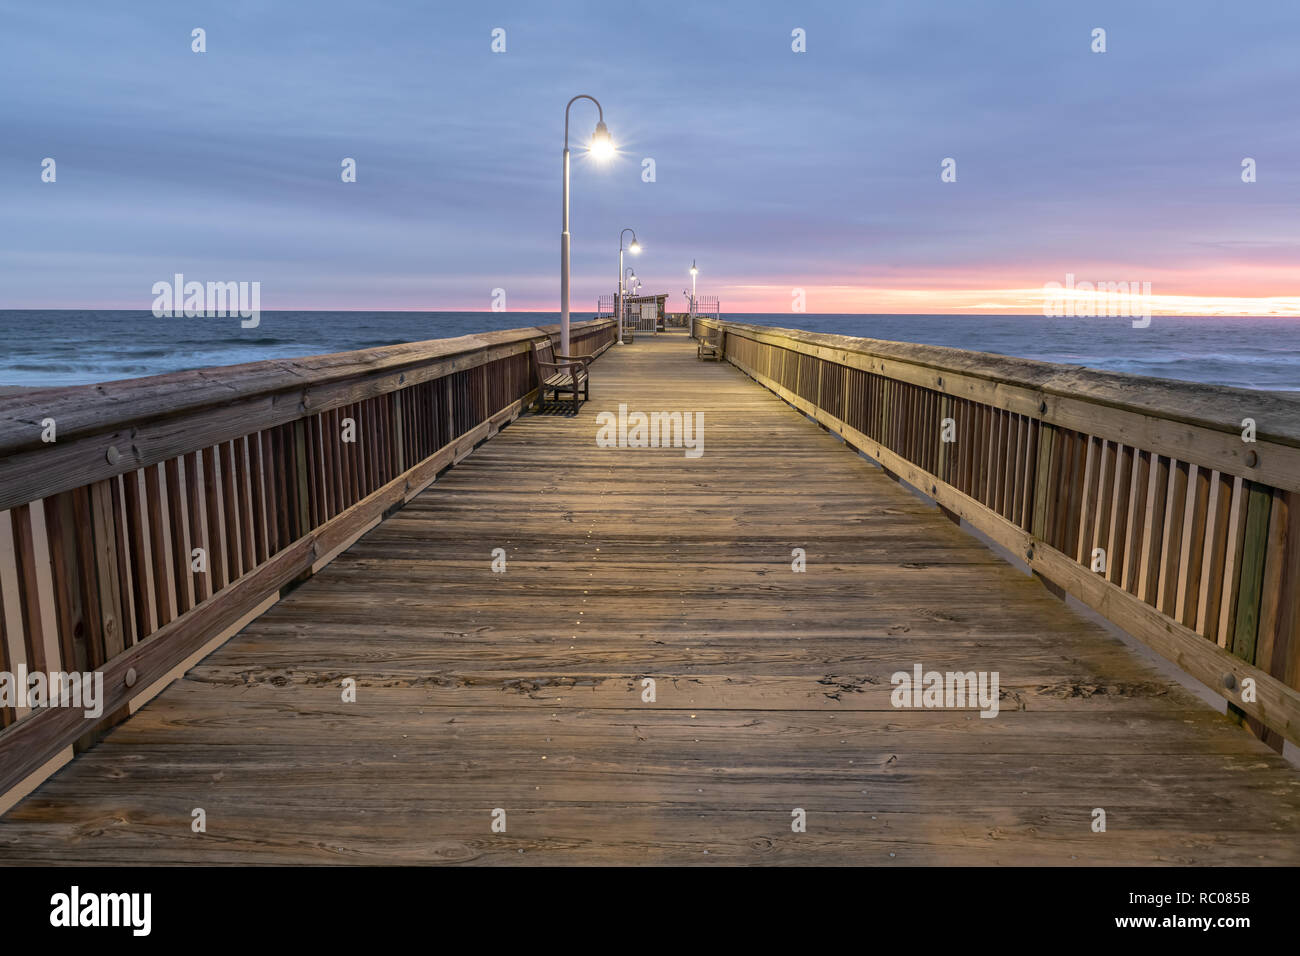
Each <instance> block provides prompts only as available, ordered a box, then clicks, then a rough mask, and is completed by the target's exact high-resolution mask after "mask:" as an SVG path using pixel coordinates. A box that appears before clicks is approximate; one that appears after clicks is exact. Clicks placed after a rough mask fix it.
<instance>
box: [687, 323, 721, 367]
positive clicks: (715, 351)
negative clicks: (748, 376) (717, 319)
mask: <svg viewBox="0 0 1300 956" xmlns="http://www.w3.org/2000/svg"><path fill="white" fill-rule="evenodd" d="M726 335H727V333H726V332H725V331H724V330H723V329H705V330H704V335H703V336H702V337H701V338H700V340H699V344H698V345H697V346H696V349H695V357H696V358H698V359H701V360H703V361H706V362H720V361H722V354H723V346H724V342H725V338H726Z"/></svg>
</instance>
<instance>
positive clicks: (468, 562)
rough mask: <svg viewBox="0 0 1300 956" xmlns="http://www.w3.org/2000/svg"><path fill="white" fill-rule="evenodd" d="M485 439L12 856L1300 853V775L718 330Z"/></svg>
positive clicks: (1, 826) (712, 857)
mask: <svg viewBox="0 0 1300 956" xmlns="http://www.w3.org/2000/svg"><path fill="white" fill-rule="evenodd" d="M805 376H807V372H805ZM816 381H817V377H816V372H815V371H813V372H812V375H811V382H812V385H811V386H810V387H811V388H815V387H816ZM412 397H413V396H411V395H410V394H409V393H408V395H406V396H404V399H406V398H412ZM892 400H894V401H901V398H899V396H894V398H893V399H892ZM620 402H625V403H627V404H628V406H629V408H630V409H633V410H644V411H647V412H650V411H656V410H663V411H673V410H679V411H690V412H695V411H701V412H703V413H704V436H705V452H704V455H703V457H701V458H698V459H688V458H686V457H685V456H684V454H683V452H682V450H681V449H672V448H664V449H645V450H640V449H616V448H598V447H597V446H596V445H595V434H596V427H597V426H596V421H595V416H596V414H597V413H598V412H600V411H610V410H617V408H618V405H619V403H620ZM404 405H407V406H408V407H407V408H405V409H404V412H406V413H407V414H411V413H412V412H414V411H415V406H414V403H413V402H411V403H408V402H406V401H404ZM409 421H410V423H411V428H412V429H414V428H416V427H417V426H416V423H417V422H422V421H424V419H422V418H420V417H412V418H411V419H409ZM959 421H960V419H959ZM419 427H424V426H423V425H421V426H419ZM404 431H405V430H404ZM985 434H987V432H986V433H985ZM1045 434H1046V435H1050V434H1051V432H1050V431H1048V432H1046V433H1045ZM959 435H960V436H961V438H960V439H959V443H958V446H957V447H956V448H954V449H952V452H953V453H954V456H955V457H957V458H958V459H959V460H960V461H961V462H968V463H974V466H975V468H976V469H978V468H979V465H978V459H977V458H963V457H962V456H963V454H964V453H965V451H966V450H963V448H962V447H961V442H962V441H965V440H966V438H967V437H968V432H967V431H966V430H965V429H964V428H963V427H959ZM326 437H327V440H328V433H327V435H326ZM466 438H467V439H469V438H472V436H471V435H467V436H466ZM1051 446H1052V442H1051V441H1050V440H1049V441H1048V442H1047V444H1046V447H1047V448H1048V450H1049V451H1050V449H1051ZM983 447H984V446H983V444H982V442H981V443H980V448H981V450H983ZM472 448H473V443H471V444H470V445H469V446H468V447H467V448H462V449H459V450H457V451H455V453H454V455H455V456H459V457H461V459H462V460H461V463H460V464H459V465H457V466H456V467H455V468H453V469H451V470H450V471H447V472H445V473H444V474H443V475H442V476H441V477H440V478H439V479H438V480H437V481H436V482H435V483H434V484H432V485H430V486H429V487H428V488H427V489H425V490H424V491H423V492H422V493H420V494H419V495H418V496H416V497H415V498H413V499H412V500H411V501H410V502H409V503H408V504H407V505H406V506H405V507H404V508H402V510H400V511H397V512H396V513H395V514H393V515H392V516H391V517H390V518H389V519H388V520H386V521H385V522H383V523H382V524H381V525H379V526H378V527H377V528H375V529H374V530H372V531H371V532H370V533H369V534H367V535H366V536H365V537H363V538H362V539H361V540H359V541H357V542H356V543H355V544H354V545H352V546H351V547H350V548H349V549H348V550H347V551H346V552H345V553H343V554H342V555H340V556H339V557H338V558H337V559H336V560H335V561H334V562H333V563H332V564H330V565H329V566H328V567H326V568H324V569H323V570H322V571H320V573H318V574H317V575H315V576H314V577H312V578H311V579H310V580H308V581H306V582H305V583H304V584H302V585H301V586H300V587H298V588H296V589H295V590H293V591H292V592H290V593H289V594H287V595H286V596H285V597H284V598H283V599H282V600H281V601H280V603H279V604H277V605H276V606H275V607H274V608H272V609H271V610H270V611H269V612H267V613H266V614H265V615H263V616H262V617H261V618H259V619H258V620H257V621H255V622H254V623H252V624H251V625H249V626H248V627H247V628H245V629H244V631H243V632H242V633H240V634H239V635H238V636H237V637H235V638H234V639H232V640H231V641H230V642H229V643H227V644H226V645H225V646H223V647H222V648H220V649H219V650H217V651H216V652H215V653H213V654H211V655H210V656H209V657H207V658H206V659H205V660H204V661H202V662H201V663H200V664H198V665H197V666H196V667H194V668H193V669H192V670H190V671H189V672H188V674H187V675H186V676H185V678H184V679H183V680H180V681H177V682H176V683H174V684H173V685H172V686H171V687H169V688H168V689H167V690H165V691H164V692H163V693H162V694H161V695H160V696H159V697H158V698H156V699H155V700H154V701H153V702H151V703H149V704H148V705H146V706H145V707H144V708H143V709H141V710H140V711H139V712H137V713H136V714H135V715H134V716H133V717H132V718H131V719H130V720H128V721H126V722H125V723H124V724H122V725H120V726H119V727H118V728H116V729H115V730H114V731H113V732H112V733H111V734H109V735H108V736H107V737H106V738H105V739H104V740H103V741H102V742H101V743H100V744H99V745H98V746H97V747H96V748H95V749H94V750H92V751H90V752H88V753H86V754H83V755H82V756H81V757H79V758H78V759H77V760H76V761H75V762H74V763H73V764H71V765H69V766H67V767H65V768H64V769H63V770H62V771H60V772H59V773H58V774H57V775H56V776H55V777H53V778H52V779H51V780H49V781H47V782H46V783H45V784H44V785H43V786H42V787H41V788H39V789H38V790H37V791H36V792H35V793H33V794H32V795H31V796H29V797H28V798H27V799H26V800H24V801H23V802H22V803H21V804H19V805H18V806H17V807H15V808H14V809H13V810H11V811H10V812H9V813H8V814H7V815H6V816H5V817H4V818H3V819H2V820H0V862H4V863H16V862H34V863H71V862H82V863H85V862H114V863H121V862H152V863H199V864H204V863H206V864H226V865H249V864H258V863H285V862H290V863H350V864H358V863H463V864H494V863H495V864H511V865H539V864H542V865H544V864H597V863H654V864H683V863H699V864H709V863H752V864H771V863H804V864H878V865H898V864H904V865H906V864H921V863H929V864H933V863H956V864H1002V865H1007V864H1016V865H1024V864H1042V865H1104V864H1182V865H1223V864H1231V863H1246V864H1259V863H1269V864H1296V863H1297V862H1300V841H1298V840H1297V839H1296V836H1297V834H1298V833H1300V774H1297V772H1296V771H1295V770H1294V769H1293V768H1291V767H1290V766H1289V765H1287V764H1286V763H1285V762H1284V761H1282V760H1281V759H1280V758H1279V757H1277V756H1276V755H1275V754H1273V753H1272V752H1271V751H1270V750H1269V749H1268V748H1267V747H1266V746H1265V745H1264V744H1262V743H1261V742H1259V741H1258V740H1255V739H1253V738H1252V737H1250V736H1249V735H1247V734H1244V733H1242V732H1241V730H1240V729H1239V728H1238V727H1236V726H1234V725H1233V723H1232V722H1231V721H1229V720H1227V719H1226V718H1224V717H1222V716H1220V715H1218V714H1216V713H1214V712H1213V711H1211V710H1210V708H1208V707H1206V706H1205V705H1203V704H1202V703H1200V702H1199V701H1198V700H1197V699H1196V698H1195V697H1193V696H1192V695H1191V694H1189V693H1188V692H1186V691H1185V690H1183V689H1182V688H1181V687H1179V686H1178V685H1176V684H1173V683H1171V682H1170V681H1168V680H1167V679H1165V678H1163V677H1161V676H1160V675H1158V674H1157V673H1156V672H1155V671H1153V670H1152V669H1151V668H1150V667H1149V666H1147V665H1146V664H1144V663H1142V662H1141V661H1140V660H1139V659H1138V658H1137V657H1136V656H1135V655H1134V654H1133V653H1132V652H1130V651H1129V650H1128V649H1127V648H1126V647H1125V646H1124V645H1123V644H1121V643H1120V642H1119V641H1118V640H1116V639H1115V638H1113V637H1112V636H1110V635H1109V634H1108V633H1107V632H1105V631H1104V630H1102V629H1101V628H1099V627H1098V626H1096V625H1094V624H1092V623H1090V622H1088V621H1086V620H1084V619H1083V618H1082V617H1080V616H1079V615H1077V614H1076V613H1075V612H1073V611H1072V610H1070V609H1068V608H1064V607H1063V606H1062V605H1061V604H1060V603H1059V602H1057V601H1056V600H1054V599H1052V598H1051V597H1049V596H1048V595H1047V594H1046V593H1045V592H1044V591H1043V590H1042V589H1041V588H1040V587H1039V586H1038V585H1037V584H1036V583H1035V582H1034V581H1033V580H1032V579H1030V578H1028V577H1026V576H1025V575H1023V574H1021V573H1019V572H1018V571H1016V570H1015V569H1013V568H1012V567H1011V566H1009V565H1007V564H1005V563H1003V562H1002V561H1001V560H1000V559H998V558H996V557H995V556H994V555H993V554H992V553H991V552H989V551H988V550H987V549H986V548H985V547H984V546H983V545H981V544H980V543H979V542H977V541H976V540H975V539H973V538H972V537H970V536H968V535H966V534H965V533H963V532H962V531H960V530H959V529H958V528H956V527H954V526H953V525H952V524H951V523H949V522H948V521H947V520H945V519H944V518H943V517H942V516H941V515H940V514H939V513H938V512H937V511H936V510H935V509H934V508H933V507H932V506H930V505H929V504H927V503H925V502H923V501H922V500H920V499H919V498H918V497H917V496H915V495H913V494H912V493H910V492H909V491H907V490H906V489H905V488H904V487H902V486H901V485H900V484H898V483H896V482H893V481H890V480H888V479H887V478H886V476H885V475H884V473H883V472H882V471H881V470H880V469H878V468H876V467H875V466H874V465H872V464H870V463H869V462H867V461H865V460H864V459H863V458H862V457H861V456H860V455H857V454H855V453H854V452H853V451H852V450H851V449H849V448H847V447H846V446H845V445H844V444H843V443H842V442H840V441H838V440H837V438H836V437H834V436H832V435H829V434H827V432H826V431H825V430H824V429H822V428H820V427H818V425H816V424H814V423H813V422H810V421H809V420H808V419H807V418H806V417H804V416H803V415H801V414H796V413H795V412H793V411H792V410H791V409H790V408H789V407H788V406H787V405H786V404H785V403H783V402H782V401H781V400H780V399H779V398H777V397H776V396H774V395H772V394H771V393H769V392H767V391H766V390H763V389H760V388H758V387H757V386H756V385H755V384H754V383H753V382H751V381H750V380H749V379H748V378H746V377H745V376H744V375H743V374H742V373H741V372H740V371H738V370H737V369H735V368H734V367H732V366H730V365H725V364H714V363H700V362H698V361H697V360H696V358H695V355H694V349H693V346H692V345H691V343H689V342H686V341H684V340H682V339H680V338H674V337H673V336H670V335H661V336H657V337H643V338H642V339H638V341H637V343H636V344H635V345H631V346H624V347H622V348H619V349H615V350H613V351H612V352H610V353H609V354H608V356H607V357H606V358H605V359H604V360H602V361H601V362H600V363H599V364H598V365H596V366H594V367H593V372H592V401H591V402H590V403H588V404H587V405H584V406H583V408H582V410H581V413H580V414H579V415H578V416H577V417H576V418H569V417H567V416H561V415H548V414H538V415H532V416H525V417H522V418H520V419H518V420H517V421H515V422H514V423H513V424H511V425H510V427H508V428H505V429H504V430H502V431H501V432H500V433H499V434H497V435H496V437H494V438H492V440H491V441H489V442H487V443H485V444H482V445H481V446H479V447H478V448H477V450H474V451H473V454H468V451H469V450H470V449H472ZM1081 448H1082V446H1081ZM974 450H975V449H969V451H974ZM345 453H346V452H345ZM466 454H468V456H467V457H465V455H466ZM1026 454H1027V455H1031V454H1032V455H1034V456H1036V455H1037V446H1035V448H1034V449H1033V450H1032V451H1031V450H1030V449H1026ZM1029 460H1032V459H1029ZM1049 461H1050V459H1049ZM956 465H957V462H954V466H956ZM984 474H985V476H986V477H987V475H988V472H987V471H985V472H984ZM1026 488H1027V489H1029V490H1030V491H1032V489H1033V488H1034V485H1033V484H1032V483H1031V484H1027V485H1026ZM1027 497H1028V496H1027ZM1180 517H1181V515H1180ZM497 547H500V548H503V549H505V552H506V555H507V570H506V572H505V573H500V574H498V573H494V572H493V571H492V550H493V549H494V548H497ZM795 547H802V548H804V549H806V552H807V559H808V564H807V571H806V572H803V573H796V572H794V571H793V570H792V569H791V550H792V549H793V548H795ZM1092 577H1093V578H1095V579H1099V578H1100V576H1096V575H1094V576H1092ZM1097 586H1099V587H1101V586H1106V587H1110V585H1108V584H1106V583H1105V582H1104V581H1100V580H1099V581H1098V585H1097ZM1203 643H1205V644H1207V646H1211V647H1212V646H1213V645H1212V644H1211V642H1208V641H1203ZM913 663H921V664H923V666H924V667H925V668H926V669H931V668H933V669H937V670H949V669H957V668H960V669H962V670H977V671H979V670H997V671H998V672H999V673H1000V678H1001V685H1002V691H1003V694H1002V700H1001V701H1000V707H1001V710H1000V712H999V715H998V716H997V717H996V718H993V719H982V718H980V717H979V715H978V713H977V712H976V711H973V710H955V709H954V710H946V709H940V710H911V709H895V708H894V707H892V705H891V703H890V699H889V692H890V689H891V688H890V680H889V678H890V675H891V674H892V672H894V671H896V670H906V669H910V667H911V665H912V664H913ZM345 677H352V678H354V679H355V680H356V681H357V684H358V699H357V702H356V703H344V702H343V700H342V699H341V692H340V686H339V685H340V682H341V681H342V680H343V678H345ZM646 677H652V678H654V679H655V681H656V687H657V695H656V700H655V701H654V702H653V703H650V702H645V701H643V700H642V698H641V694H642V689H643V688H642V680H643V679H644V678H646ZM194 807H203V808H204V809H205V810H206V811H207V817H208V832H207V833H206V834H194V833H192V832H191V830H190V820H191V818H190V811H191V810H192V809H193V808H194ZM496 807H501V808H503V809H505V810H506V811H507V819H508V827H507V831H506V832H505V833H493V832H492V831H491V817H490V814H491V811H492V809H493V808H496ZM795 807H802V808H805V809H806V810H807V812H808V821H809V826H808V832H807V833H803V834H795V833H792V832H791V830H790V819H791V818H790V812H791V810H792V809H793V808H795ZM1095 807H1104V808H1106V810H1107V814H1108V831H1107V832H1106V833H1104V834H1094V833H1092V832H1091V829H1090V823H1091V812H1092V809H1093V808H1095Z"/></svg>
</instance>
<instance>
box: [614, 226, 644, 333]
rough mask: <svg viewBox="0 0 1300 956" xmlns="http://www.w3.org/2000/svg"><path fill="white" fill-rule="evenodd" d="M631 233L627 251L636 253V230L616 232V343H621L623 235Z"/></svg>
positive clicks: (637, 251) (638, 244)
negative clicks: (630, 243) (630, 241)
mask: <svg viewBox="0 0 1300 956" xmlns="http://www.w3.org/2000/svg"><path fill="white" fill-rule="evenodd" d="M629 232H630V233H632V245H630V246H628V247H627V248H628V252H631V253H632V254H633V255H636V254H637V253H639V252H640V251H641V243H639V242H637V241H636V230H635V229H632V228H631V227H629V228H627V229H624V230H623V232H620V233H619V234H618V295H616V296H615V297H614V308H615V310H616V311H617V312H618V344H619V345H622V344H623V236H624V234H625V233H629Z"/></svg>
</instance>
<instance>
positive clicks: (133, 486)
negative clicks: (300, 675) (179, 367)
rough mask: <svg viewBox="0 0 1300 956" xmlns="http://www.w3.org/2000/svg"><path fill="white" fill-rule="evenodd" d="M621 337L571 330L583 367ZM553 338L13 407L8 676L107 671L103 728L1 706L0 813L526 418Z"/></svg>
mask: <svg viewBox="0 0 1300 956" xmlns="http://www.w3.org/2000/svg"><path fill="white" fill-rule="evenodd" d="M616 334H617V325H616V323H615V322H613V321H612V320H603V321H600V320H597V321H592V322H578V323H574V325H573V328H572V333H571V338H570V341H571V349H572V350H573V352H574V353H575V354H584V355H598V354H600V353H601V352H602V351H604V350H605V349H606V348H608V347H609V346H610V345H612V344H613V342H614V340H615V337H616ZM547 338H549V339H551V340H552V341H555V340H556V339H557V338H558V327H556V326H543V327H536V328H525V329H514V330H510V331H504V332H489V333H483V334H479V335H467V336H460V337H458V338H451V339H439V340H434V341H430V342H417V343H409V344H404V345H394V346H387V347H384V348H376V349H365V350H361V351H355V352H342V353H337V354H334V355H321V356H313V357H309V358H301V359H283V360H273V361H266V362H253V363H249V364H245V365H234V366H229V367H226V368H216V369H203V370H200V371H193V372H178V373H172V374H168V375H157V376H151V377H149V378H141V379H131V380H127V381H122V382H109V383H104V384H102V385H84V386H73V387H67V388H52V389H39V390H34V391H28V392H23V393H19V394H16V395H12V396H8V397H5V398H0V671H8V672H13V671H15V670H16V669H17V667H18V666H19V665H22V666H23V667H25V668H26V670H27V671H28V672H32V671H38V670H39V671H43V672H50V671H60V672H78V673H81V672H87V671H99V672H102V673H103V674H104V677H105V683H104V691H105V697H106V701H105V702H104V716H103V717H102V718H100V719H99V720H96V721H91V720H88V719H87V718H86V717H85V716H84V715H83V712H82V711H81V710H75V709H69V708H55V707H41V708H37V709H34V710H30V711H29V710H28V709H27V708H26V707H25V706H17V707H15V706H0V727H3V728H4V729H3V730H0V794H4V793H6V792H8V791H11V790H13V788H15V787H19V788H20V789H25V788H26V787H28V786H30V785H32V783H33V781H34V779H35V778H37V777H40V776H41V775H43V774H46V773H48V772H50V770H51V769H53V768H52V767H51V766H50V764H51V762H52V761H56V760H59V759H63V758H66V757H67V756H69V755H70V754H69V750H70V748H72V746H73V745H74V743H77V742H78V741H80V742H81V743H86V742H87V736H86V735H87V733H88V732H89V731H92V730H100V729H103V728H105V727H107V726H109V725H111V724H112V723H114V722H116V721H117V720H120V719H121V718H122V717H124V716H125V715H126V714H127V713H129V712H130V710H131V709H134V708H135V707H138V706H139V705H140V704H141V703H142V702H143V701H144V700H147V699H148V698H149V697H151V696H152V695H153V694H155V693H157V692H158V691H159V690H161V689H162V687H163V686H165V685H166V684H167V683H168V682H169V681H170V680H171V679H172V678H173V677H175V676H177V675H178V673H180V672H183V670H184V669H185V666H187V662H192V661H193V659H195V656H196V655H199V656H201V655H203V654H206V653H207V652H208V651H210V650H211V649H213V648H214V647H215V646H216V645H218V644H219V643H221V642H222V641H224V640H225V639H226V638H227V637H229V636H230V634H232V633H234V632H235V631H236V630H238V628H239V627H242V626H243V624H244V623H246V622H247V620H248V619H249V618H250V616H255V615H256V614H258V613H261V611H263V610H265V608H266V607H268V606H269V605H270V604H271V603H274V601H275V600H276V599H278V597H279V595H280V593H281V590H282V589H283V588H286V587H288V586H292V585H293V584H295V583H296V582H298V581H300V580H302V579H303V578H304V577H306V576H308V575H310V574H313V573H314V572H315V571H317V570H319V568H320V567H322V566H323V565H324V564H325V563H327V562H328V561H329V560H330V559H331V558H332V557H333V556H334V555H335V554H337V553H338V552H339V551H341V550H342V549H344V548H346V547H347V546H348V545H349V544H351V543H352V541H354V540H356V538H357V537H359V536H360V535H361V534H363V533H364V532H365V531H366V530H368V529H369V528H370V527H372V526H373V525H374V524H375V523H377V522H378V521H379V520H381V519H382V517H383V516H384V514H385V513H387V512H388V511H389V510H390V509H392V508H395V507H398V506H400V505H401V504H402V503H403V502H405V501H407V500H409V499H410V498H411V497H413V496H414V495H415V494H417V493H418V492H419V491H420V490H421V489H423V488H424V487H425V486H427V485H428V484H429V482H431V481H433V479H434V478H436V477H437V474H438V472H439V471H441V470H442V469H444V468H446V467H447V466H449V465H451V464H454V463H455V462H456V461H458V460H459V459H460V458H462V457H464V456H465V455H466V454H468V453H469V452H470V451H471V450H473V448H474V447H475V446H476V445H477V444H478V443H480V442H482V441H484V440H486V439H487V438H490V437H491V436H492V435H494V434H495V433H496V432H497V431H498V430H499V429H500V428H501V427H503V426H504V425H505V424H506V423H508V422H509V421H510V420H512V419H513V418H514V417H516V416H517V415H518V414H519V412H520V410H521V409H522V408H523V407H524V406H525V405H526V404H527V402H528V401H529V399H530V398H531V397H532V395H533V394H535V391H536V388H537V384H538V383H537V382H536V381H534V375H533V371H532V367H531V364H530V360H529V352H530V351H531V349H532V347H533V343H534V342H537V341H539V340H544V339H547ZM50 420H53V431H52V435H51V432H50ZM47 436H48V437H53V438H54V440H53V441H47V440H43V439H44V438H45V437H47ZM3 805H4V804H3V801H0V807H2V806H3Z"/></svg>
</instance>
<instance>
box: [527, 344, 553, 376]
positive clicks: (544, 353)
mask: <svg viewBox="0 0 1300 956" xmlns="http://www.w3.org/2000/svg"><path fill="white" fill-rule="evenodd" d="M530 354H531V355H532V357H533V374H534V375H536V376H537V384H538V385H541V384H542V382H544V381H545V380H546V376H547V375H549V374H551V372H549V371H547V372H544V371H542V363H544V362H545V363H553V362H554V361H555V343H554V342H552V341H551V339H550V337H549V336H548V337H547V338H545V339H542V340H541V341H538V342H534V343H533V348H532V351H531V353H530Z"/></svg>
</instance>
